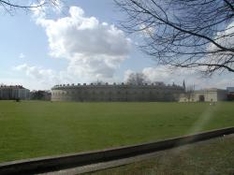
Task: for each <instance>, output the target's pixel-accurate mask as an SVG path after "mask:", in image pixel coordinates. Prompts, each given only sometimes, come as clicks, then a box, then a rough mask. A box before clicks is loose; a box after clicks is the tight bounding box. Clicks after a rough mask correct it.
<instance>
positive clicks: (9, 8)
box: [0, 0, 59, 14]
mask: <svg viewBox="0 0 234 175" xmlns="http://www.w3.org/2000/svg"><path fill="white" fill-rule="evenodd" d="M58 3H59V1H58V0H31V1H20V2H19V1H17V0H0V7H3V8H4V10H5V11H6V12H7V13H10V14H12V13H13V12H15V11H16V10H17V9H23V10H30V9H36V8H41V7H43V6H46V5H53V6H57V4H58Z"/></svg>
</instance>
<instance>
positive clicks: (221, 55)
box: [115, 0, 234, 75]
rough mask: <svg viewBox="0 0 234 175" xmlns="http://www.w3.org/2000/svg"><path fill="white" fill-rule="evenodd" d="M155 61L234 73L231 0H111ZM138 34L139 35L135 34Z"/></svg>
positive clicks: (126, 27) (128, 29)
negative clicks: (113, 0) (124, 14)
mask: <svg viewBox="0 0 234 175" xmlns="http://www.w3.org/2000/svg"><path fill="white" fill-rule="evenodd" d="M115 2H116V4H117V6H118V7H119V8H120V9H121V10H122V11H123V12H124V13H126V16H127V17H126V20H125V21H122V23H121V25H122V26H123V28H124V29H125V31H126V32H129V33H136V34H138V36H140V37H139V39H142V40H141V41H140V42H139V43H141V45H139V46H140V48H141V49H142V50H143V51H144V52H145V53H146V54H148V55H150V56H152V57H154V58H155V59H156V60H157V61H158V63H159V64H162V65H172V66H174V67H186V68H196V69H198V70H201V71H204V72H205V73H207V74H210V75H211V74H213V73H214V72H218V71H224V70H227V71H230V72H234V0H115ZM139 34H140V35H139Z"/></svg>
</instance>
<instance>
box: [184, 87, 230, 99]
mask: <svg viewBox="0 0 234 175" xmlns="http://www.w3.org/2000/svg"><path fill="white" fill-rule="evenodd" d="M226 100H227V90H224V89H217V88H211V89H202V90H197V91H194V92H192V93H191V94H186V93H185V94H182V95H181V97H180V100H179V101H180V102H217V101H226Z"/></svg>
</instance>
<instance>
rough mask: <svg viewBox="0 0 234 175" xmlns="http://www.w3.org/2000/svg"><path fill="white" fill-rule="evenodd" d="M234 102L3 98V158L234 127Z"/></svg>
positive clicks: (0, 151) (0, 153)
mask: <svg viewBox="0 0 234 175" xmlns="http://www.w3.org/2000/svg"><path fill="white" fill-rule="evenodd" d="M233 107H234V103H228V102H225V103H217V104H216V105H215V106H210V105H209V103H190V104H188V103H65V102H53V103H52V102H40V101H22V102H20V103H17V102H14V101H0V136H1V137H0V162H5V161H12V160H18V159H25V158H32V157H41V156H49V155H59V154H64V153H74V152H80V151H89V150H96V149H104V148H109V147H116V146H123V145H132V144H136V143H143V142H150V141H155V140H159V139H164V138H169V137H175V136H181V135H184V134H190V133H195V132H199V131H204V130H210V129H216V128H221V127H228V126H233V125H234V117H233V116H234V115H233V114H234V108H233Z"/></svg>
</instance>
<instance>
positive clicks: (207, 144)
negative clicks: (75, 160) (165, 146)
mask: <svg viewBox="0 0 234 175" xmlns="http://www.w3.org/2000/svg"><path fill="white" fill-rule="evenodd" d="M233 144H234V135H233V134H232V135H229V136H225V137H220V138H216V139H212V140H208V141H203V142H198V143H195V144H190V145H185V146H181V147H178V148H174V149H170V150H165V151H160V152H158V153H156V154H155V155H154V156H153V157H151V158H149V159H147V160H142V161H138V162H137V161H136V162H134V163H132V164H129V165H125V166H121V167H115V168H110V169H106V170H102V171H97V172H93V173H87V174H86V175H119V174H124V175H132V174H134V175H148V174H160V175H175V174H176V175H211V174H216V175H218V174H220V175H221V174H225V175H233V174H234V166H233V163H234V147H233Z"/></svg>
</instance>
